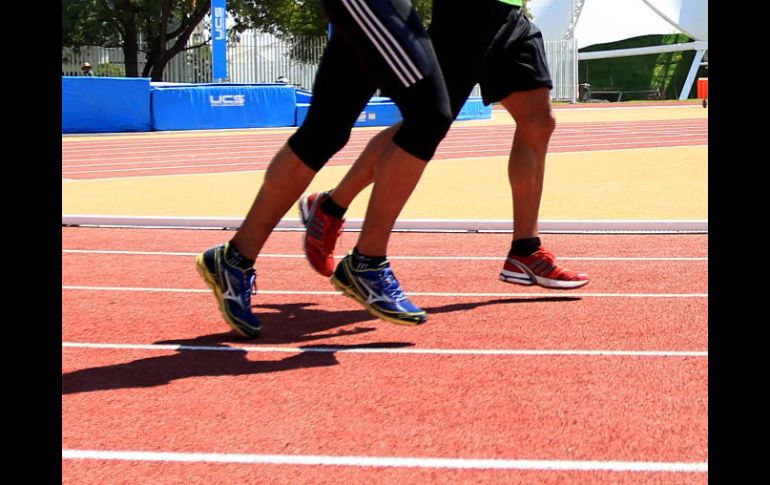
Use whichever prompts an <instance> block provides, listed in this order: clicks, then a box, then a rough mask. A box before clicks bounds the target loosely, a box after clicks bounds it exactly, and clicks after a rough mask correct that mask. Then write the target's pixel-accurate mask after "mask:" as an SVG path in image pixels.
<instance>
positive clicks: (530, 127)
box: [514, 109, 556, 139]
mask: <svg viewBox="0 0 770 485" xmlns="http://www.w3.org/2000/svg"><path fill="white" fill-rule="evenodd" d="M514 119H515V121H516V130H517V131H521V132H522V134H526V135H527V136H530V137H536V138H546V139H547V138H550V137H551V134H552V133H553V131H554V130H555V129H556V118H555V117H554V116H553V111H551V110H550V109H548V110H543V111H540V112H536V113H528V114H527V115H526V116H517V117H514Z"/></svg>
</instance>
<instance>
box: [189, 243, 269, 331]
mask: <svg viewBox="0 0 770 485" xmlns="http://www.w3.org/2000/svg"><path fill="white" fill-rule="evenodd" d="M229 244H230V243H229V242H228V243H225V244H220V245H219V246H214V247H213V248H209V249H207V250H206V251H204V252H202V253H201V254H199V255H198V257H197V258H196V259H195V266H196V268H197V269H198V274H200V275H201V277H202V278H203V280H204V281H205V282H206V284H207V285H208V286H209V288H211V289H212V290H213V291H214V296H215V297H216V299H217V303H219V311H220V312H221V313H222V317H224V319H225V322H227V324H228V325H229V326H230V328H232V329H233V330H234V331H235V332H236V333H238V334H239V335H242V336H244V337H247V338H257V337H259V331H260V328H261V327H260V324H259V320H258V319H257V317H255V316H254V314H253V313H251V295H252V294H254V293H256V284H257V272H256V271H255V270H254V268H249V269H247V270H243V269H241V268H238V267H237V266H233V265H231V264H229V263H228V262H227V259H226V258H225V251H226V250H227V246H228V245H229Z"/></svg>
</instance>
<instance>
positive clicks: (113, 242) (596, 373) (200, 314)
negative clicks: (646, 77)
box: [62, 228, 708, 484]
mask: <svg viewBox="0 0 770 485" xmlns="http://www.w3.org/2000/svg"><path fill="white" fill-rule="evenodd" d="M231 234H232V233H230V232H224V231H193V230H159V229H147V230H136V229H88V228H63V231H62V235H63V236H62V237H63V249H64V252H63V254H62V265H63V267H62V279H63V281H62V283H63V286H64V289H63V290H62V299H63V302H62V303H63V308H62V318H63V321H62V337H63V341H64V342H66V344H65V346H64V348H63V349H62V352H63V354H62V365H63V376H62V388H63V392H64V396H63V400H62V435H63V436H62V440H63V441H62V448H63V449H65V450H101V451H110V450H112V451H144V452H152V451H156V452H177V453H225V454H233V453H242V454H248V455H281V456H302V455H326V456H334V457H340V456H367V457H379V458H389V457H411V458H454V459H487V460H560V461H567V462H579V461H584V460H589V461H599V462H602V463H606V462H608V461H621V462H643V463H647V462H655V463H705V462H707V461H708V443H707V440H708V410H707V401H708V389H707V379H708V372H707V371H708V369H707V363H708V359H707V357H706V356H705V352H706V349H707V344H708V333H707V311H708V302H707V298H706V297H705V295H704V294H705V293H707V291H708V287H707V265H708V263H707V261H706V260H705V258H706V256H707V236H705V235H677V236H672V235H669V236H664V235H649V236H632V235H611V236H607V235H604V236H601V235H591V236H578V235H546V236H544V239H545V241H546V242H547V244H548V245H549V246H550V247H551V248H552V249H553V250H554V251H555V252H556V254H558V255H560V256H561V257H562V258H564V262H565V263H567V264H568V265H569V266H571V267H574V268H576V269H581V270H586V271H588V272H589V273H591V275H592V277H593V281H592V282H591V283H590V284H589V285H588V286H586V287H584V288H582V289H579V290H575V291H570V292H555V291H548V290H544V289H542V288H539V289H538V288H530V287H520V286H515V285H507V284H505V283H502V282H499V281H498V280H497V272H498V271H499V269H500V265H501V263H502V261H501V260H499V259H497V258H498V257H501V256H503V255H504V253H505V251H506V250H507V246H508V244H509V238H510V235H508V234H483V235H481V234H438V235H437V234H404V233H396V234H394V235H393V237H392V242H391V250H390V255H391V258H392V260H393V266H394V269H395V271H396V272H397V274H398V275H399V280H400V281H401V282H402V284H403V286H404V287H405V289H406V290H407V292H408V293H410V294H412V295H418V296H414V300H415V301H416V302H417V303H418V304H419V305H421V306H423V307H424V308H425V309H426V310H427V311H428V312H429V314H430V320H429V321H428V323H427V324H426V325H424V326H421V327H401V326H397V325H392V324H389V323H386V322H382V321H379V320H376V319H373V318H371V317H370V316H369V314H368V313H366V312H365V311H363V310H362V309H361V308H360V306H358V304H357V303H355V302H354V301H353V300H350V299H347V298H344V297H342V296H340V295H335V294H326V292H331V291H332V288H331V286H330V284H329V283H328V281H327V280H326V279H325V278H322V277H320V276H318V275H316V274H315V273H313V272H312V270H310V269H309V267H308V266H307V264H306V263H305V261H304V260H303V259H302V258H301V257H299V258H287V257H278V255H299V254H301V239H300V234H299V233H296V232H294V233H292V232H279V233H275V234H274V235H273V236H272V237H271V239H270V240H269V241H268V244H267V246H266V247H265V248H264V250H263V257H261V258H260V259H259V261H258V264H257V271H258V275H259V287H260V290H261V292H262V293H261V294H259V295H258V296H257V298H256V299H255V302H254V303H255V304H256V309H255V311H256V312H258V314H260V315H261V316H262V322H263V336H262V338H260V339H259V340H254V341H245V340H242V339H239V338H238V337H237V336H235V335H234V334H232V333H230V332H229V331H228V328H227V327H226V325H225V324H224V323H222V322H221V317H220V316H219V314H218V311H217V309H216V304H215V303H214V300H213V297H212V296H211V294H210V293H208V292H205V291H204V292H201V291H200V290H204V289H205V288H206V287H205V285H204V284H203V283H202V281H201V280H200V279H199V278H198V276H197V274H196V273H195V270H194V264H193V260H194V254H195V253H197V252H199V251H201V250H202V249H205V248H206V247H208V246H210V245H212V244H215V243H218V242H222V241H224V240H226V239H227V238H229V237H230V236H231ZM355 238H356V234H353V233H346V234H344V235H343V241H342V244H341V250H342V249H344V248H347V247H349V246H351V245H352V244H353V243H354V241H355ZM73 251H76V252H73ZM77 251H86V252H77ZM93 251H130V252H148V251H153V252H168V251H174V252H178V253H189V254H127V253H124V254H97V253H94V252H93ZM450 255H451V256H455V258H454V259H451V260H436V259H434V260H427V261H426V260H421V259H399V258H408V257H418V256H421V257H425V256H450ZM463 256H467V257H491V258H493V259H491V260H486V259H475V260H468V259H463V258H462V257H463ZM570 258H601V260H590V259H574V260H573V259H570ZM609 258H626V259H625V260H621V261H616V260H610V259H609ZM628 258H636V259H628ZM638 258H667V259H665V260H663V261H660V260H640V259H638ZM672 258H688V259H686V260H681V259H672ZM83 287H102V288H101V289H97V288H83ZM104 287H110V288H104ZM126 288H145V289H156V290H155V291H128V290H126ZM171 289H177V290H188V291H179V292H172V291H170V290H171ZM276 290H283V291H286V292H288V293H286V294H277V293H274V292H275V291H276ZM298 291H306V292H324V293H322V294H297V293H292V292H298ZM433 292H439V293H444V295H441V296H430V295H419V294H420V293H433ZM451 293H463V294H464V295H456V294H455V295H452V294H451ZM468 293H484V294H485V295H468ZM490 294H492V295H490ZM76 343H77V344H82V343H91V344H107V345H105V346H104V348H78V347H72V346H70V345H72V344H76ZM116 344H141V345H144V346H148V345H149V346H153V345H156V347H155V348H153V347H142V348H135V349H122V348H115V345H116ZM163 344H177V345H186V346H191V347H190V350H169V349H163V348H158V347H157V345H163ZM202 346H205V347H208V348H209V350H203V349H200V347H202ZM244 346H248V347H249V351H248V352H247V351H246V350H241V351H216V348H220V349H221V348H226V347H231V348H232V347H244ZM300 346H302V347H304V348H305V349H306V350H307V351H305V352H300V350H299V347H300ZM265 347H270V349H266V348H265ZM275 347H280V348H279V349H276V348H275ZM308 347H311V348H308ZM324 347H326V348H327V349H328V347H334V348H337V349H339V348H342V349H370V350H376V349H381V350H380V351H379V352H372V353H350V352H344V351H341V350H337V351H333V352H332V351H326V352H323V351H321V350H323V348H324ZM193 348H197V349H198V350H192V349H193ZM281 349H283V350H288V351H283V352H282V351H279V350H281ZM291 349H295V350H291ZM384 349H390V350H395V349H401V350H403V351H409V352H412V353H386V352H385V351H384ZM430 349H443V350H444V351H452V350H454V351H455V353H450V354H443V355H442V354H438V353H436V352H435V351H431V350H430ZM460 349H463V350H466V351H468V352H467V353H465V354H460V353H457V351H458V350H460ZM491 349H497V350H507V351H516V350H519V351H520V350H560V351H563V352H562V353H561V354H559V355H542V354H541V355H522V354H511V353H508V354H506V355H490V354H485V353H484V351H485V350H487V351H488V350H491ZM331 350H334V349H331ZM418 350H423V351H428V353H414V351H418ZM576 350H593V351H598V350H602V351H660V352H664V353H665V354H663V355H654V356H653V355H646V354H641V353H636V354H628V353H627V354H624V355H566V354H564V352H566V351H576ZM676 352H700V353H701V354H698V355H686V354H681V355H678V354H675V353H676ZM62 473H63V478H64V480H63V482H64V483H78V484H82V483H100V484H101V483H154V484H156V483H190V482H197V483H287V484H288V483H291V484H296V483H340V482H342V481H349V482H350V483H378V484H379V483H394V484H395V483H419V484H423V483H474V484H475V483H532V484H534V483H688V484H691V483H706V482H707V475H706V474H705V473H685V472H666V471H658V472H634V471H628V470H626V471H611V472H610V471H574V470H572V471H569V470H568V471H548V470H545V469H529V470H511V469H504V470H482V469H467V470H458V469H441V468H440V469H431V468H425V467H418V468H409V467H384V466H379V467H361V466H328V465H286V464H283V465H281V464H222V463H204V462H201V461H196V462H193V463H173V462H169V463H164V462H158V461H114V460H106V459H97V460H91V459H89V460H81V459H65V460H63V462H62Z"/></svg>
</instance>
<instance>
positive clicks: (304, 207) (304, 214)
mask: <svg viewBox="0 0 770 485" xmlns="http://www.w3.org/2000/svg"><path fill="white" fill-rule="evenodd" d="M298 205H299V220H300V221H301V222H302V225H303V226H305V232H304V233H303V234H302V252H303V253H305V259H307V262H308V263H309V264H310V267H311V268H313V269H314V270H315V271H316V273H318V274H320V275H322V276H326V277H327V278H328V277H329V276H331V275H333V274H334V271H329V272H326V271H322V270H321V269H319V268H316V267H315V265H314V264H313V262H312V261H311V260H310V257H309V256H308V255H307V223H308V220H309V219H310V207H308V203H307V197H302V198H301V199H299V204H298Z"/></svg>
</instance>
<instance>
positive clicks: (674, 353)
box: [61, 342, 708, 357]
mask: <svg viewBox="0 0 770 485" xmlns="http://www.w3.org/2000/svg"><path fill="white" fill-rule="evenodd" d="M61 346H62V348H74V349H107V350H151V351H156V352H160V351H168V350H173V351H183V350H184V351H191V350H192V351H204V352H246V353H289V354H301V353H304V352H314V353H337V352H340V353H348V354H405V355H492V356H532V357H545V356H560V357H561V356H587V357H708V352H707V351H694V350H693V351H689V350H551V349H543V350H537V349H417V348H388V347H355V346H353V347H334V346H329V347H270V346H256V345H244V346H232V347H229V346H228V347H224V346H211V345H176V344H116V343H97V342H62V344H61Z"/></svg>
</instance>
